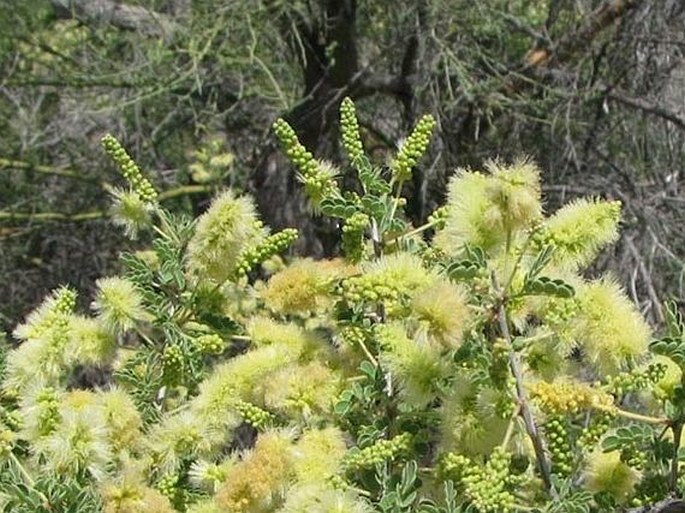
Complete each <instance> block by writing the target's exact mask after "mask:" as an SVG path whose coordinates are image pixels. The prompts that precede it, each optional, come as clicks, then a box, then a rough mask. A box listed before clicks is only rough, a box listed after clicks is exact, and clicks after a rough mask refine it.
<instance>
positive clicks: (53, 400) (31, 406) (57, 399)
mask: <svg viewBox="0 0 685 513" xmlns="http://www.w3.org/2000/svg"><path fill="white" fill-rule="evenodd" d="M62 399H63V392H61V391H60V390H57V389H55V388H53V387H50V386H42V385H41V384H39V383H34V385H33V386H32V387H30V388H29V389H28V390H27V391H26V392H25V393H24V394H23V396H22V398H21V402H20V409H19V411H20V412H21V415H22V419H23V426H22V429H21V436H22V438H24V439H26V440H29V441H30V442H32V443H34V442H35V441H37V440H38V439H40V438H41V437H44V436H47V435H49V434H50V433H52V432H53V431H54V430H55V429H56V428H57V425H58V423H59V422H60V420H61V415H60V405H61V403H62Z"/></svg>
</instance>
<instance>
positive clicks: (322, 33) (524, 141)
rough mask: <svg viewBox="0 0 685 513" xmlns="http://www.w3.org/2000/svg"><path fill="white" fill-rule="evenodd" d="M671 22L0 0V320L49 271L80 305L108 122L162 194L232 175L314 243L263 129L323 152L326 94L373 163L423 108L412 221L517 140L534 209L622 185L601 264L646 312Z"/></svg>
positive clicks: (88, 274) (329, 124)
mask: <svg viewBox="0 0 685 513" xmlns="http://www.w3.org/2000/svg"><path fill="white" fill-rule="evenodd" d="M683 27H685V3H683V2H682V1H679V0H652V1H640V0H601V1H599V0H529V1H526V0H483V1H480V2H472V1H467V0H397V1H396V2H393V3H392V4H389V3H388V2H385V1H381V0H375V1H374V0H311V1H305V0H288V1H284V0H250V1H245V0H122V1H118V0H22V1H19V0H0V248H1V252H0V298H1V299H0V325H1V326H2V328H3V329H6V330H10V329H12V327H13V326H14V324H15V323H16V322H18V321H19V320H20V319H21V317H22V316H23V315H24V314H25V313H26V312H27V311H28V310H30V309H31V308H32V307H33V306H34V305H35V304H36V303H37V301H38V300H39V299H40V298H42V297H43V295H44V294H45V293H46V292H47V291H48V290H49V289H51V288H54V287H55V286H57V285H59V284H62V283H70V284H72V285H74V286H75V287H77V288H78V289H80V290H84V291H86V294H84V299H83V301H84V302H87V297H88V294H87V291H88V290H91V288H92V286H93V283H94V280H95V278H96V277H98V276H101V275H104V274H108V273H112V272H114V271H115V270H116V267H117V253H118V252H119V251H120V250H122V249H124V248H130V243H128V242H124V239H123V237H122V236H121V234H120V233H119V232H118V230H116V229H114V228H113V227H112V226H111V225H110V224H109V223H108V222H107V218H106V211H107V208H108V198H107V196H108V195H107V192H106V187H107V184H116V183H119V182H120V179H119V177H118V175H117V172H116V170H115V169H114V167H113V166H112V164H111V163H110V162H109V161H108V160H107V158H106V157H105V156H104V154H103V152H102V151H101V150H100V147H99V139H100V137H101V136H102V135H104V134H105V133H107V132H111V133H113V134H114V135H115V136H116V137H117V138H119V139H120V140H121V141H122V143H123V144H124V146H125V147H126V148H127V149H128V151H129V152H130V153H131V154H132V155H134V156H135V158H136V159H137V160H138V162H139V164H140V165H141V167H142V168H143V169H144V170H145V171H146V172H147V173H148V174H149V175H150V177H151V178H152V180H153V182H154V183H155V184H156V186H157V187H158V189H159V190H161V191H164V194H163V200H164V201H165V202H170V203H171V204H172V206H173V208H177V209H185V210H187V211H189V212H193V213H198V212H201V211H202V210H203V209H204V208H205V206H206V204H207V201H208V198H209V197H210V196H211V194H212V193H213V192H214V191H216V190H218V189H220V188H221V187H225V186H231V187H235V188H237V189H239V190H242V191H246V192H250V193H252V194H254V195H255V197H256V200H257V203H258V206H259V208H260V211H261V213H262V216H263V217H264V219H265V221H266V222H267V223H268V224H270V225H272V226H273V227H274V228H282V227H285V226H296V227H298V228H299V229H300V230H301V233H302V235H301V238H300V240H299V241H298V244H297V246H296V249H297V251H299V252H301V253H306V254H309V255H314V256H323V255H330V254H334V253H335V252H336V251H337V246H338V232H337V227H335V226H331V225H326V224H325V223H323V222H322V221H321V220H319V219H316V218H314V217H312V216H311V215H310V213H309V212H308V211H307V209H306V205H305V203H304V200H303V197H302V195H301V194H300V192H299V187H298V184H297V180H296V177H295V173H294V171H293V169H292V168H291V167H290V166H289V165H288V163H287V162H286V161H285V159H284V158H283V156H282V155H281V154H280V152H279V150H278V148H277V146H276V144H275V141H274V139H273V136H272V135H271V133H270V126H271V123H272V122H273V121H274V120H275V119H276V118H277V117H279V116H283V117H285V118H286V119H287V120H288V121H289V122H290V123H291V125H293V127H294V128H295V129H296V131H297V132H298V133H299V134H300V135H301V138H302V140H303V143H304V144H305V145H307V146H308V147H310V148H312V149H315V150H316V154H317V156H322V157H326V158H330V159H332V160H338V161H339V158H338V157H339V156H340V149H339V148H338V146H337V142H336V141H337V133H336V132H337V120H336V118H337V112H338V106H339V103H340V101H341V100H342V98H343V97H345V96H350V97H352V98H353V99H354V100H355V102H356V103H357V109H358V112H359V115H360V118H361V123H362V130H363V134H364V138H365V145H366V148H367V150H368V151H370V152H371V154H372V155H373V156H374V158H375V159H377V161H378V162H379V163H383V162H384V159H385V156H386V155H387V154H388V153H389V151H390V150H392V149H393V148H394V147H395V146H396V145H397V143H398V141H399V139H400V137H402V135H403V134H406V133H407V132H408V130H409V128H410V127H411V126H412V125H413V124H414V123H415V122H416V120H417V119H418V117H419V116H420V115H421V114H423V113H428V112H429V113H432V114H434V115H435V116H436V118H437V120H438V130H437V132H438V135H437V136H436V137H435V138H434V140H433V143H432V145H431V149H430V154H429V156H428V158H426V159H424V160H423V161H422V162H421V164H420V166H419V168H418V169H416V171H415V173H414V179H413V180H412V183H410V184H408V185H407V188H406V190H405V195H406V197H407V199H408V201H409V211H410V213H411V215H412V217H413V218H414V219H413V220H414V221H415V222H421V221H423V220H425V219H426V217H427V216H428V215H429V214H430V213H431V211H432V210H433V209H434V208H435V207H436V206H438V205H439V204H440V203H441V202H442V200H443V197H444V192H445V183H446V180H447V178H448V177H449V176H450V175H451V174H452V173H453V172H454V170H455V169H456V168H458V167H468V166H471V167H476V168H477V167H480V166H482V163H483V162H484V160H486V159H488V158H493V157H499V158H502V159H505V160H508V159H512V158H515V157H517V156H520V155H530V156H531V157H532V158H533V159H535V160H536V161H537V162H538V163H539V164H540V166H541V167H542V168H543V169H544V172H545V176H544V183H545V194H546V198H547V209H548V211H550V212H551V211H553V210H554V209H555V208H557V206H558V205H559V204H560V203H562V202H565V201H568V200H570V199H572V198H574V197H576V196H579V195H595V196H601V197H611V198H617V199H620V200H621V201H623V203H624V215H623V235H622V239H621V242H620V244H619V245H617V247H616V249H615V250H614V253H613V254H608V255H605V257H604V258H603V260H602V261H601V262H600V264H599V265H600V266H601V267H602V269H601V270H605V269H607V268H609V269H613V270H614V272H615V273H616V274H617V275H618V276H619V278H620V281H621V282H622V283H623V284H624V285H625V286H626V288H627V289H628V291H629V293H630V295H631V297H632V298H633V300H634V301H635V302H636V303H637V304H638V305H639V306H640V307H641V308H642V310H643V311H644V312H645V314H646V315H648V316H649V318H650V319H651V320H652V321H654V322H657V323H658V322H660V321H662V315H663V314H662V312H661V307H660V303H661V301H662V300H663V299H665V298H666V297H668V296H673V297H675V298H676V299H679V300H680V301H683V298H684V297H685V291H684V288H685V287H684V284H683V280H684V276H683V274H684V272H685V271H684V269H685V267H684V266H685V263H684V260H685V195H684V194H683V187H684V185H683V179H684V178H683V174H684V173H683V165H684V163H685V159H684V158H683V157H684V155H683V153H684V152H685V145H684V144H683V143H684V142H685V140H684V136H685V61H684V60H683V53H684V51H685V36H683V34H684V31H683ZM342 179H343V180H351V179H350V178H348V177H347V176H346V173H345V172H344V170H343V172H342ZM144 243H145V241H144V240H142V241H140V244H144Z"/></svg>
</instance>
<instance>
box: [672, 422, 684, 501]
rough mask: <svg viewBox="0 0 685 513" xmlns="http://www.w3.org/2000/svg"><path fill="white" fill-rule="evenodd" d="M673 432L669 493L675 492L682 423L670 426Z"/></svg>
mask: <svg viewBox="0 0 685 513" xmlns="http://www.w3.org/2000/svg"><path fill="white" fill-rule="evenodd" d="M671 429H672V430H673V459H672V460H671V477H670V480H669V487H670V490H671V493H675V492H676V488H677V486H678V462H679V461H678V450H679V449H680V440H681V439H682V436H683V422H682V421H681V420H679V421H677V422H676V423H675V424H673V425H672V426H671Z"/></svg>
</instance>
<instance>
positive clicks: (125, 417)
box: [98, 388, 143, 456]
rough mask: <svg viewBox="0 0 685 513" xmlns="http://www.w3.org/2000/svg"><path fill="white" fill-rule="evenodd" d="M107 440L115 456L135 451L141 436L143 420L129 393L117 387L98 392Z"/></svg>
mask: <svg viewBox="0 0 685 513" xmlns="http://www.w3.org/2000/svg"><path fill="white" fill-rule="evenodd" d="M98 403H99V404H100V406H101V408H102V415H103V418H104V423H105V428H106V429H107V441H108V443H109V445H110V447H111V449H112V452H113V453H114V455H115V456H118V455H120V454H121V453H123V452H132V451H135V450H136V449H137V448H138V447H139V445H140V441H141V438H142V429H143V421H142V418H141V416H140V412H139V411H138V409H137V408H136V405H135V403H134V402H133V399H132V398H131V396H130V395H128V394H127V393H126V392H124V391H123V390H121V389H119V388H112V389H110V390H107V391H106V392H99V393H98Z"/></svg>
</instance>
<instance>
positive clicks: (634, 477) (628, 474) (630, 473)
mask: <svg viewBox="0 0 685 513" xmlns="http://www.w3.org/2000/svg"><path fill="white" fill-rule="evenodd" d="M583 476H584V479H585V485H586V486H587V488H588V490H590V491H592V492H606V493H609V494H610V495H611V496H612V497H613V498H614V499H616V500H617V501H618V502H619V503H625V502H626V501H627V500H628V499H629V498H630V497H631V495H632V494H633V492H634V490H635V485H636V484H637V482H638V481H639V479H640V473H639V472H638V471H636V470H635V469H633V468H631V467H630V466H629V465H628V464H627V463H624V462H622V461H621V454H620V451H612V452H608V453H606V452H602V451H601V449H597V450H595V451H594V452H593V453H591V454H590V455H589V456H588V457H587V461H586V467H585V471H584V473H583Z"/></svg>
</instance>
